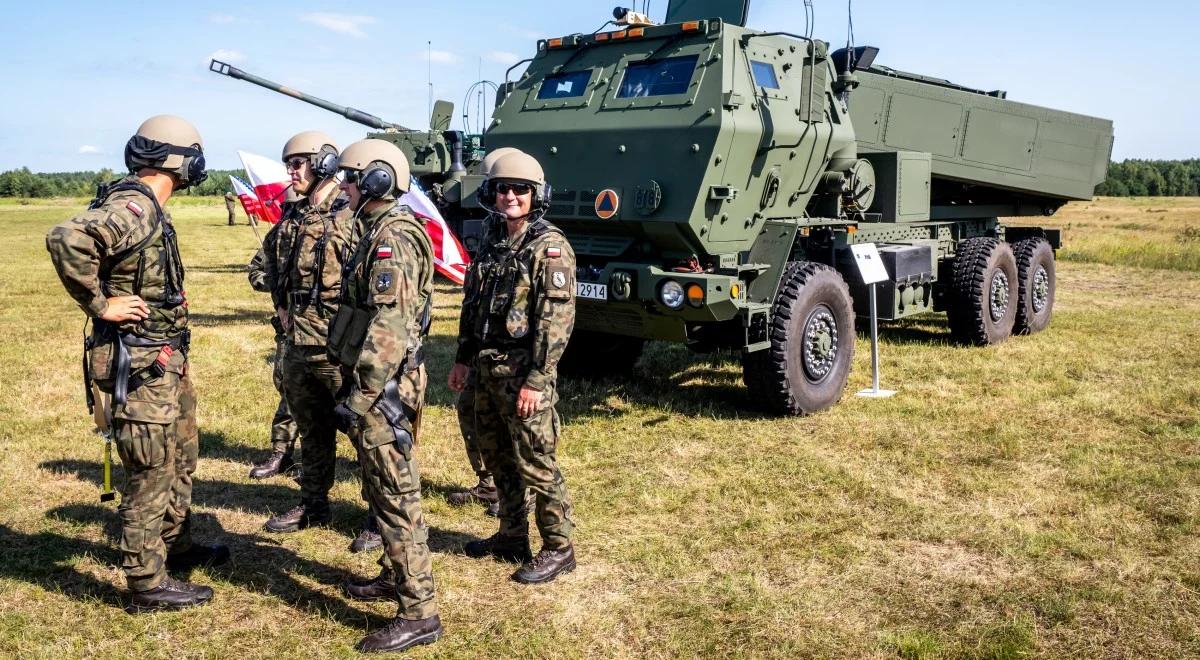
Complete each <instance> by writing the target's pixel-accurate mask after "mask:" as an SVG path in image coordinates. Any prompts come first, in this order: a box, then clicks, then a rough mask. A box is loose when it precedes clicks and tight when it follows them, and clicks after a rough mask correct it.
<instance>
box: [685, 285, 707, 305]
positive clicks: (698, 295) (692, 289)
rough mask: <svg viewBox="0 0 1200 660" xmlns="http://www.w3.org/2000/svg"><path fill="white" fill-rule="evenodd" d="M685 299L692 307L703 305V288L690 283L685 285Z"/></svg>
mask: <svg viewBox="0 0 1200 660" xmlns="http://www.w3.org/2000/svg"><path fill="white" fill-rule="evenodd" d="M686 292H687V299H688V303H689V304H691V306H692V307H700V306H701V305H703V304H704V287H702V286H700V285H699V284H696V283H695V282H692V283H691V284H689V285H687V289H686Z"/></svg>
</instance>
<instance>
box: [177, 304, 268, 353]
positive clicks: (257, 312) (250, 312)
mask: <svg viewBox="0 0 1200 660" xmlns="http://www.w3.org/2000/svg"><path fill="white" fill-rule="evenodd" d="M229 323H232V324H237V323H252V324H256V325H270V323H271V312H270V310H269V309H264V308H261V307H255V308H254V309H239V310H236V311H233V312H222V313H220V314H211V313H205V312H189V313H188V325H190V326H191V327H211V326H216V325H225V324H229ZM272 352H273V351H272Z"/></svg>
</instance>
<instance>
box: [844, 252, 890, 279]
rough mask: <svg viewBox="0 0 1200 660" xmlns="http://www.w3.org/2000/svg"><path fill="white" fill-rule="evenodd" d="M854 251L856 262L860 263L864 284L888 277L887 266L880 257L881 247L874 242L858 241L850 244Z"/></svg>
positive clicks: (859, 268)
mask: <svg viewBox="0 0 1200 660" xmlns="http://www.w3.org/2000/svg"><path fill="white" fill-rule="evenodd" d="M850 251H851V252H853V253H854V263H856V264H858V272H859V273H861V274H862V278H863V284H874V283H876V282H883V281H884V280H886V279H887V278H888V274H887V268H885V267H884V265H883V259H881V258H880V257H879V248H877V247H875V244H874V243H857V244H855V245H851V246H850Z"/></svg>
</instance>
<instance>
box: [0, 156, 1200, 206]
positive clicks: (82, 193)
mask: <svg viewBox="0 0 1200 660" xmlns="http://www.w3.org/2000/svg"><path fill="white" fill-rule="evenodd" d="M230 174H232V175H234V176H238V177H242V178H243V179H245V174H244V173H243V172H242V171H241V170H209V172H208V180H206V181H205V182H204V183H203V184H201V185H200V186H198V187H196V188H191V189H189V190H188V191H187V192H185V193H183V194H187V195H223V194H225V191H227V190H229V189H230V186H229V175H230ZM119 176H120V174H119V173H116V172H113V171H112V170H110V169H103V170H100V171H99V172H50V173H41V172H30V171H29V168H27V167H23V168H21V169H19V170H10V171H8V172H3V173H0V197H91V196H92V195H94V194H96V186H97V184H100V183H104V182H107V181H112V180H113V179H115V178H117V177H119ZM1096 194H1097V195H1106V196H1110V197H1144V196H1151V197H1180V196H1191V197H1195V196H1200V159H1196V158H1193V159H1190V160H1125V161H1121V162H1119V163H1109V165H1108V179H1107V180H1105V182H1104V183H1102V184H1100V185H1099V186H1096Z"/></svg>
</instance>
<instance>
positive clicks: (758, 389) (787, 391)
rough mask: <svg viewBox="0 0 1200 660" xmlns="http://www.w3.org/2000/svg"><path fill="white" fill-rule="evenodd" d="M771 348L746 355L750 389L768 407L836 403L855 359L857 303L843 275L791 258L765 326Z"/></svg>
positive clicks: (782, 410)
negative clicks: (855, 311) (852, 301)
mask: <svg viewBox="0 0 1200 660" xmlns="http://www.w3.org/2000/svg"><path fill="white" fill-rule="evenodd" d="M767 335H768V339H769V340H770V342H771V346H770V348H767V349H765V350H761V351H755V352H754V353H747V354H746V355H745V356H744V357H743V358H742V378H743V380H744V381H745V383H746V387H747V388H749V390H750V395H751V397H753V399H754V400H755V401H756V402H759V403H760V404H761V405H763V406H764V407H765V408H767V409H768V410H770V411H772V412H775V413H778V414H787V415H807V414H809V413H814V412H818V411H821V410H824V409H826V408H828V407H830V406H832V405H833V404H835V403H837V401H838V399H840V398H841V397H842V390H844V389H845V388H846V381H847V379H849V377H850V364H851V362H852V361H853V359H854V342H855V335H854V307H853V304H852V303H851V300H850V289H849V288H848V287H847V286H846V282H845V281H844V280H843V279H842V276H841V275H839V274H838V273H837V271H835V270H834V269H832V268H830V267H829V266H825V265H823V264H816V263H810V262H796V263H791V264H788V267H787V268H785V269H784V271H783V277H782V279H781V281H780V283H779V292H778V293H777V294H776V296H775V304H774V306H773V307H772V309H771V321H770V324H769V325H768V327H767Z"/></svg>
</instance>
